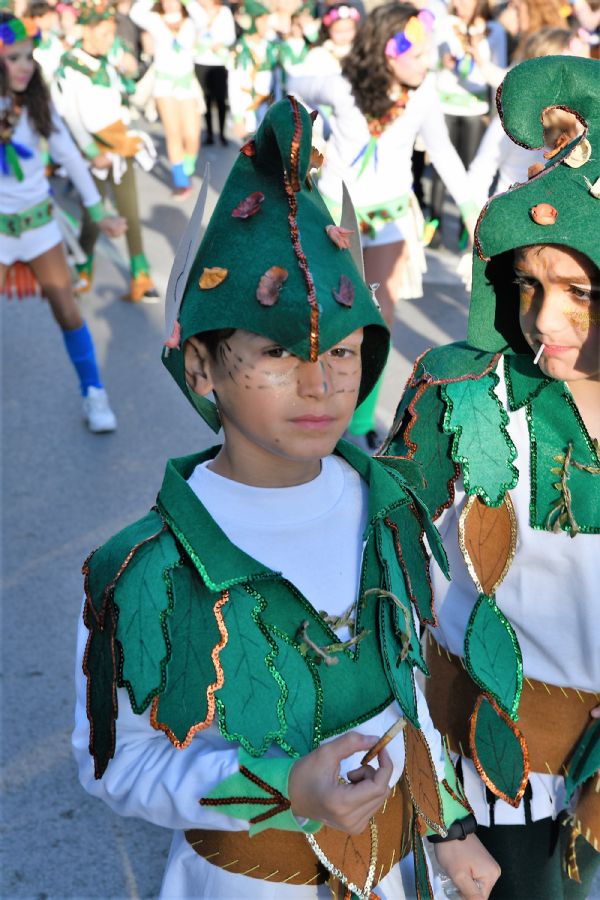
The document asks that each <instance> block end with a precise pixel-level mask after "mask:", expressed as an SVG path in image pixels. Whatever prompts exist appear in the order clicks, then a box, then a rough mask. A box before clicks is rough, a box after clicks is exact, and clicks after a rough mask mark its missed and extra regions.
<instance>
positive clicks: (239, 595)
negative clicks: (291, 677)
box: [216, 588, 287, 756]
mask: <svg viewBox="0 0 600 900" xmlns="http://www.w3.org/2000/svg"><path fill="white" fill-rule="evenodd" d="M264 605H265V602H264V600H262V599H261V598H258V599H256V598H255V597H251V596H250V594H248V593H247V592H246V591H245V590H243V589H242V588H234V589H232V591H231V599H230V601H229V603H227V604H226V605H225V606H224V607H223V613H224V619H225V627H226V628H227V633H228V640H227V644H226V646H225V647H224V648H223V650H222V651H221V661H222V665H223V668H224V670H225V672H226V673H227V678H226V679H225V684H224V685H223V687H222V688H221V689H220V691H219V692H218V695H217V698H216V700H217V706H218V708H219V725H220V729H221V733H222V734H223V735H224V736H225V737H226V738H228V739H229V740H236V741H239V742H240V743H241V745H242V746H243V747H244V749H245V750H247V752H248V753H250V754H251V755H253V756H261V755H262V754H263V753H265V752H266V750H267V748H268V746H269V744H270V743H272V742H273V741H278V740H280V739H284V738H285V731H286V725H285V719H284V715H283V706H284V703H285V700H286V694H287V691H286V686H285V683H284V681H283V679H282V678H281V675H279V673H278V672H277V671H276V668H275V657H276V656H277V645H276V643H275V641H274V640H273V639H272V638H270V639H268V638H267V635H266V633H265V632H264V631H263V630H262V629H261V627H260V625H259V624H258V615H259V613H260V612H261V611H262V609H263V607H264ZM263 627H264V626H263Z"/></svg>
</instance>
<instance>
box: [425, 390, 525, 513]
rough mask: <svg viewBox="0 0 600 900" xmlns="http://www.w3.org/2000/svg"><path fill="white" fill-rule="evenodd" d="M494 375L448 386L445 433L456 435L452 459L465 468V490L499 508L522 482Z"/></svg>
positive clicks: (445, 391)
mask: <svg viewBox="0 0 600 900" xmlns="http://www.w3.org/2000/svg"><path fill="white" fill-rule="evenodd" d="M498 380H499V379H498V376H497V375H496V374H495V373H494V372H490V373H489V374H487V375H483V376H482V377H481V378H479V379H478V380H476V381H475V380H473V379H466V380H464V381H456V382H453V383H451V384H447V385H444V387H443V388H442V397H443V399H444V401H445V403H446V413H445V415H444V431H446V433H448V434H453V435H454V438H453V441H452V450H451V453H452V458H453V459H454V461H455V462H457V463H459V464H460V465H461V466H462V470H463V478H464V483H465V490H466V492H467V493H468V494H478V495H479V496H480V497H481V498H482V499H483V500H485V502H486V503H488V504H489V505H490V506H498V505H499V504H500V503H502V500H503V499H504V494H505V493H506V491H507V490H510V489H511V488H513V487H514V486H515V485H516V483H517V480H518V477H519V475H518V472H517V470H516V468H515V467H514V465H513V460H514V459H515V458H516V455H517V451H516V448H515V445H514V444H513V442H512V440H511V439H510V437H509V435H508V432H507V430H506V424H507V422H508V415H507V413H506V410H505V409H504V407H503V406H502V404H501V403H500V401H499V400H498V398H497V397H496V395H495V394H494V388H495V386H496V385H497V384H498Z"/></svg>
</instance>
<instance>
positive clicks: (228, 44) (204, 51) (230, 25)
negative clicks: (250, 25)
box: [195, 6, 236, 66]
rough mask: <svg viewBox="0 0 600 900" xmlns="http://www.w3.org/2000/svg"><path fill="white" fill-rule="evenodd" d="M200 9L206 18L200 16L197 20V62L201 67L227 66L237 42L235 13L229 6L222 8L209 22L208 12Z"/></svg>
mask: <svg viewBox="0 0 600 900" xmlns="http://www.w3.org/2000/svg"><path fill="white" fill-rule="evenodd" d="M200 9H201V10H202V12H203V13H204V18H202V17H201V16H200V15H199V16H198V18H197V20H196V25H197V28H198V37H197V41H196V55H195V61H196V62H197V63H198V65H201V66H225V65H227V62H228V61H229V56H230V52H231V48H232V47H233V45H234V44H235V41H236V34H235V22H234V19H233V13H232V12H231V10H230V9H229V7H228V6H220V7H219V11H218V12H217V14H216V16H215V17H214V18H213V19H212V20H211V21H209V18H208V15H207V14H206V11H205V10H204V9H202V7H200Z"/></svg>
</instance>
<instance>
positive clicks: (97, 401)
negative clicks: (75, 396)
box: [83, 387, 117, 434]
mask: <svg viewBox="0 0 600 900" xmlns="http://www.w3.org/2000/svg"><path fill="white" fill-rule="evenodd" d="M83 418H84V419H85V421H86V423H87V427H88V428H89V429H90V431H92V432H93V433H94V434H99V433H101V432H103V431H114V430H115V428H116V427H117V419H116V417H115V414H114V412H113V411H112V409H111V408H110V403H109V402H108V396H107V393H106V391H105V390H104V388H97V387H89V388H88V391H87V394H86V396H85V397H84V398H83Z"/></svg>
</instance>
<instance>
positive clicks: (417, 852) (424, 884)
mask: <svg viewBox="0 0 600 900" xmlns="http://www.w3.org/2000/svg"><path fill="white" fill-rule="evenodd" d="M413 863H414V867H415V885H416V888H417V898H418V900H434V896H433V888H432V887H431V881H430V880H429V869H428V868H427V858H426V856H425V848H424V847H423V838H422V837H421V835H420V834H419V829H418V828H417V817H416V816H415V818H414V821H413Z"/></svg>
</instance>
